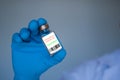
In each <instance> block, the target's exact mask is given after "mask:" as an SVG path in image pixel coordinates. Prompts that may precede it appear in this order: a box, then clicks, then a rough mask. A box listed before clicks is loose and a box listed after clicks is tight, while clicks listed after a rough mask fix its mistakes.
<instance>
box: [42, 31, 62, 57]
mask: <svg viewBox="0 0 120 80" xmlns="http://www.w3.org/2000/svg"><path fill="white" fill-rule="evenodd" d="M42 40H43V42H44V43H45V45H46V47H47V49H48V51H49V53H50V54H51V55H52V54H54V53H56V52H57V51H59V50H60V49H62V46H61V44H60V42H59V41H58V39H57V37H56V35H55V33H54V32H51V33H49V34H48V35H46V36H44V37H42Z"/></svg>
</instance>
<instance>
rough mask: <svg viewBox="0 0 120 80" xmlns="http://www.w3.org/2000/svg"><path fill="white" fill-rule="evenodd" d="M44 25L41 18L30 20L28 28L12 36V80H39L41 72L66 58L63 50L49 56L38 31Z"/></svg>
mask: <svg viewBox="0 0 120 80" xmlns="http://www.w3.org/2000/svg"><path fill="white" fill-rule="evenodd" d="M46 23H47V21H46V20H45V19H43V18H40V19H38V20H32V21H31V22H30V23H29V25H28V28H22V29H21V30H20V32H19V33H14V34H13V36H12V45H11V48H12V64H13V70H14V74H15V75H14V80H39V77H40V75H41V74H42V73H43V72H45V71H46V70H48V69H49V68H50V67H52V66H54V65H56V64H58V63H59V62H61V61H62V60H63V59H64V57H65V56H66V51H65V49H64V48H62V49H61V50H60V51H59V52H57V53H55V54H54V55H53V56H50V54H49V52H48V50H47V48H46V47H45V45H44V44H43V42H42V40H41V34H40V32H39V29H38V28H39V26H41V25H43V24H46Z"/></svg>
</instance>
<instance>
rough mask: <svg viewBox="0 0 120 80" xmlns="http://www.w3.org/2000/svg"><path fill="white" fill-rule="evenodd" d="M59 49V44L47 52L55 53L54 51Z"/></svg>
mask: <svg viewBox="0 0 120 80" xmlns="http://www.w3.org/2000/svg"><path fill="white" fill-rule="evenodd" d="M59 47H60V44H57V45H55V46H53V47H52V48H50V49H49V52H52V51H55V50H56V49H58V48H59Z"/></svg>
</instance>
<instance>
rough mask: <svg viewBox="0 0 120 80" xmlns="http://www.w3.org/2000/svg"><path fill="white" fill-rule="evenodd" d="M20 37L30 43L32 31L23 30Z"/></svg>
mask: <svg viewBox="0 0 120 80" xmlns="http://www.w3.org/2000/svg"><path fill="white" fill-rule="evenodd" d="M20 37H21V38H22V39H23V40H24V41H28V40H29V38H30V31H29V30H28V29H27V28H22V29H21V30H20Z"/></svg>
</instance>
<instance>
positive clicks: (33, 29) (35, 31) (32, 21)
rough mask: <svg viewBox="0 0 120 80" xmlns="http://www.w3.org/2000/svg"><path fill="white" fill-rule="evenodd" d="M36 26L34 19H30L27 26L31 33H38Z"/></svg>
mask: <svg viewBox="0 0 120 80" xmlns="http://www.w3.org/2000/svg"><path fill="white" fill-rule="evenodd" d="M38 27H39V26H38V22H37V21H36V20H31V21H30V23H29V26H28V28H29V29H30V31H31V32H32V34H33V35H36V34H37V33H38Z"/></svg>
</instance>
